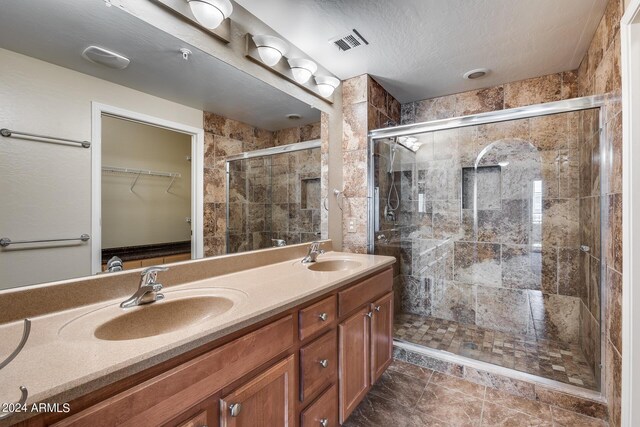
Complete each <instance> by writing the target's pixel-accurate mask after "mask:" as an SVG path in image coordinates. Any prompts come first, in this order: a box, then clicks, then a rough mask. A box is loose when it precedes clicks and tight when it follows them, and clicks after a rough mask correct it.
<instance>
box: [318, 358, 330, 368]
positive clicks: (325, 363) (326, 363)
mask: <svg viewBox="0 0 640 427" xmlns="http://www.w3.org/2000/svg"><path fill="white" fill-rule="evenodd" d="M320 366H322V367H323V368H326V367H327V366H329V361H328V360H327V359H322V360H321V361H320Z"/></svg>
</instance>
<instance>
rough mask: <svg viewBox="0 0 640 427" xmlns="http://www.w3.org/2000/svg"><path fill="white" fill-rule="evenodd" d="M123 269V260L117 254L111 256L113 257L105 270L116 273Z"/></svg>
mask: <svg viewBox="0 0 640 427" xmlns="http://www.w3.org/2000/svg"><path fill="white" fill-rule="evenodd" d="M122 270H123V266H122V260H121V259H120V258H118V257H117V256H114V257H111V259H110V260H109V261H107V269H106V270H105V271H106V272H107V273H115V272H116V271H122Z"/></svg>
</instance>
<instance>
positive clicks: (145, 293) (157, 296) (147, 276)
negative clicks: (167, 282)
mask: <svg viewBox="0 0 640 427" xmlns="http://www.w3.org/2000/svg"><path fill="white" fill-rule="evenodd" d="M168 269H169V268H167V267H157V266H154V267H149V268H147V269H145V270H143V271H142V273H141V277H140V287H139V288H138V290H137V291H136V293H135V294H133V295H132V296H131V298H129V299H127V300H126V301H123V302H122V303H121V304H120V307H122V308H131V307H137V306H139V305H143V304H150V303H152V302H156V301H160V300H163V299H164V295H163V294H161V293H160V291H161V290H162V285H161V284H160V283H157V282H156V280H157V279H158V273H159V272H160V271H167V270H168Z"/></svg>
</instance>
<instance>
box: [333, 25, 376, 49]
mask: <svg viewBox="0 0 640 427" xmlns="http://www.w3.org/2000/svg"><path fill="white" fill-rule="evenodd" d="M329 43H333V44H335V45H336V46H338V49H339V50H341V51H342V52H346V51H347V50H351V49H355V48H356V47H360V46H364V45H368V44H369V42H368V41H367V39H365V38H364V37H362V34H360V33H359V32H358V30H356V29H355V28H354V29H353V30H351V32H349V33H347V34H344V35H341V36H338V37H334V38H332V39H330V40H329Z"/></svg>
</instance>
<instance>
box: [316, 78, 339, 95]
mask: <svg viewBox="0 0 640 427" xmlns="http://www.w3.org/2000/svg"><path fill="white" fill-rule="evenodd" d="M316 84H317V85H318V92H320V95H322V96H324V97H325V98H328V97H330V96H331V94H332V93H333V91H334V90H336V88H337V87H338V86H339V85H340V80H338V79H336V78H335V77H330V76H316Z"/></svg>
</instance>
